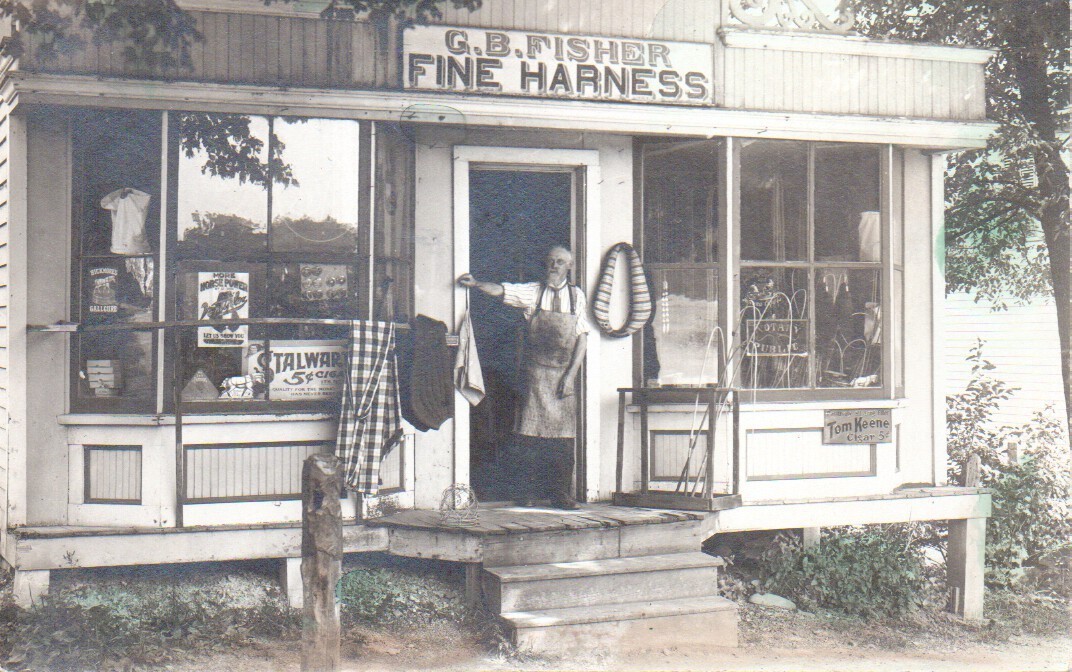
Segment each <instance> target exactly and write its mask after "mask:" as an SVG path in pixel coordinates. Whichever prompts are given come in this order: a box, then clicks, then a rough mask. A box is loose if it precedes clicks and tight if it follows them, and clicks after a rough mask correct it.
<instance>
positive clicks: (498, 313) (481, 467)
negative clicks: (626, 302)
mask: <svg viewBox="0 0 1072 672" xmlns="http://www.w3.org/2000/svg"><path fill="white" fill-rule="evenodd" d="M574 180H575V174H574V171H572V170H558V171H555V170H552V169H548V168H530V169H518V168H500V167H496V168H493V169H492V168H487V169H485V168H477V167H475V166H474V167H473V168H472V169H471V170H470V173H469V227H470V236H469V267H470V269H471V272H472V273H473V275H475V276H476V277H477V278H481V279H487V280H492V281H495V282H539V281H541V280H542V279H543V276H544V253H545V252H546V251H547V250H548V248H550V247H551V246H552V245H570V246H571V247H572V243H573V239H574V236H573V231H574V228H575V227H574V208H573V201H574V194H575V184H574ZM572 281H575V278H571V282H572ZM470 300H471V315H472V319H473V330H474V332H475V335H476V340H477V344H478V347H479V349H480V360H481V366H482V368H483V372H484V386H485V389H486V391H487V396H486V397H485V399H484V401H483V402H481V404H480V405H479V406H477V407H476V408H475V409H473V412H472V414H471V416H470V425H469V428H470V429H469V446H470V447H469V460H470V464H469V467H470V471H469V474H470V483H471V485H472V486H473V487H474V488H475V490H476V494H477V497H478V498H479V499H480V500H481V501H502V500H508V499H512V488H513V484H514V482H515V480H514V479H515V478H516V474H514V473H512V471H511V465H510V462H509V460H508V459H506V457H505V451H506V447H507V444H508V441H509V439H510V434H511V431H512V429H513V423H514V415H515V413H516V410H517V403H518V401H519V399H520V394H521V384H522V379H521V375H520V374H521V371H520V368H519V355H520V349H521V339H522V337H523V328H524V318H523V317H522V315H521V311H519V310H514V309H510V308H506V307H504V306H503V305H502V302H501V301H500V300H498V299H494V298H491V297H488V296H485V295H484V294H482V293H481V292H472V293H471V298H470ZM581 415H583V414H580V413H579V414H578V416H579V417H580V416H581Z"/></svg>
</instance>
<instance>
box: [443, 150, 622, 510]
mask: <svg viewBox="0 0 1072 672" xmlns="http://www.w3.org/2000/svg"><path fill="white" fill-rule="evenodd" d="M474 163H476V164H500V165H515V166H516V165H526V166H555V167H569V168H579V169H582V170H584V171H585V194H584V207H585V215H584V219H583V221H584V236H585V241H584V249H585V270H586V275H587V277H585V278H577V284H579V285H580V286H581V287H582V288H585V291H586V294H587V295H588V296H591V295H592V293H591V291H590V290H591V287H593V286H594V284H595V280H596V275H597V274H598V272H599V261H600V257H601V251H602V248H601V247H600V236H599V231H600V227H601V221H602V217H601V211H600V203H601V200H600V188H599V183H600V165H599V152H598V151H596V150H589V149H540V148H518V147H477V146H457V147H455V148H454V164H453V166H454V277H458V276H460V275H462V274H463V273H467V272H469V168H470V165H471V164H474ZM465 291H466V290H465V289H464V288H462V287H458V286H455V290H454V322H455V324H456V325H460V324H461V321H462V319H463V318H464V317H465ZM599 346H600V338H599V335H598V334H597V333H594V332H593V333H592V334H589V337H588V352H587V358H588V361H589V362H598V361H599V351H600V347H599ZM584 372H585V381H584V389H585V399H584V411H585V428H586V431H585V437H584V438H585V452H586V456H585V457H586V462H587V483H586V489H587V493H586V496H587V498H588V499H589V501H594V500H596V499H598V498H599V475H600V458H601V450H600V448H601V446H600V441H599V435H600V427H599V422H600V416H599V392H600V389H601V388H600V372H599V367H598V366H585V367H584ZM454 473H455V482H460V483H468V482H469V403H468V402H467V401H465V399H464V398H462V396H461V395H457V394H456V395H454ZM462 475H464V477H465V480H461V478H460V477H461V476H462Z"/></svg>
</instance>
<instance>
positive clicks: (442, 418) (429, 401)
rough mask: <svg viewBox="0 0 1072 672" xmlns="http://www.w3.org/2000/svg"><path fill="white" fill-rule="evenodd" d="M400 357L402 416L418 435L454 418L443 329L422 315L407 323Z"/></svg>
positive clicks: (441, 325) (437, 323)
mask: <svg viewBox="0 0 1072 672" xmlns="http://www.w3.org/2000/svg"><path fill="white" fill-rule="evenodd" d="M408 346H409V347H408V351H407V353H406V356H404V357H403V370H404V377H403V382H402V387H403V389H402V414H403V416H404V417H405V418H406V420H407V421H409V423H410V424H411V425H413V426H414V427H416V428H417V429H419V430H420V431H422V432H427V431H428V430H429V429H438V428H439V427H440V425H442V424H443V423H444V422H446V421H447V419H448V418H450V417H451V416H452V415H454V380H453V378H452V375H453V373H454V371H453V368H452V364H453V362H452V360H451V357H450V350H448V349H447V325H445V324H443V323H442V322H440V321H439V320H433V319H432V318H430V317H428V316H426V315H418V316H417V317H415V318H413V321H412V322H411V323H410V338H409V343H408Z"/></svg>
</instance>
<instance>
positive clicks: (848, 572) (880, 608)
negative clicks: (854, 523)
mask: <svg viewBox="0 0 1072 672" xmlns="http://www.w3.org/2000/svg"><path fill="white" fill-rule="evenodd" d="M912 541H913V536H912V534H911V533H910V532H909V531H908V528H907V527H906V526H900V525H890V526H869V527H848V528H830V529H824V530H823V536H822V541H821V543H820V544H819V545H817V546H813V547H810V548H803V547H802V545H801V543H800V541H799V540H798V539H796V538H795V537H790V536H787V535H779V537H778V538H777V539H776V541H775V544H774V545H773V546H772V547H771V549H770V550H769V551H767V553H766V554H765V555H764V558H763V560H764V565H765V567H766V571H767V575H766V580H765V585H766V587H767V589H768V590H771V591H772V592H775V593H778V594H780V595H784V596H786V597H789V598H791V599H793V600H794V601H796V602H798V603H800V604H801V605H802V606H806V607H814V606H820V607H826V608H829V609H836V610H838V611H843V612H845V613H848V614H853V615H858V616H864V617H867V618H873V617H881V616H899V615H901V614H904V613H906V612H908V611H909V610H911V609H913V608H914V607H915V606H916V605H917V604H919V603H920V601H921V600H922V595H923V590H924V586H925V579H924V562H923V553H922V551H921V550H920V548H919V547H918V546H917V545H916V544H913V543H912Z"/></svg>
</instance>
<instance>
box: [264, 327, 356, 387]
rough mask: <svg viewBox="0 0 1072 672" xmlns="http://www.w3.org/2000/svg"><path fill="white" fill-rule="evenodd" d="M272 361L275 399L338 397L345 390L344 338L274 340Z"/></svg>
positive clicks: (270, 375)
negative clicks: (330, 339)
mask: <svg viewBox="0 0 1072 672" xmlns="http://www.w3.org/2000/svg"><path fill="white" fill-rule="evenodd" d="M261 357H263V354H262V355H261ZM269 361H270V362H271V366H270V367H269V368H270V374H269V376H268V378H269V379H270V380H271V382H270V383H269V384H268V395H269V398H270V399H271V400H272V401H334V400H337V399H339V395H340V394H341V393H342V384H343V376H345V375H346V344H345V343H344V342H343V341H272V343H271V352H270V360H269Z"/></svg>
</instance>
